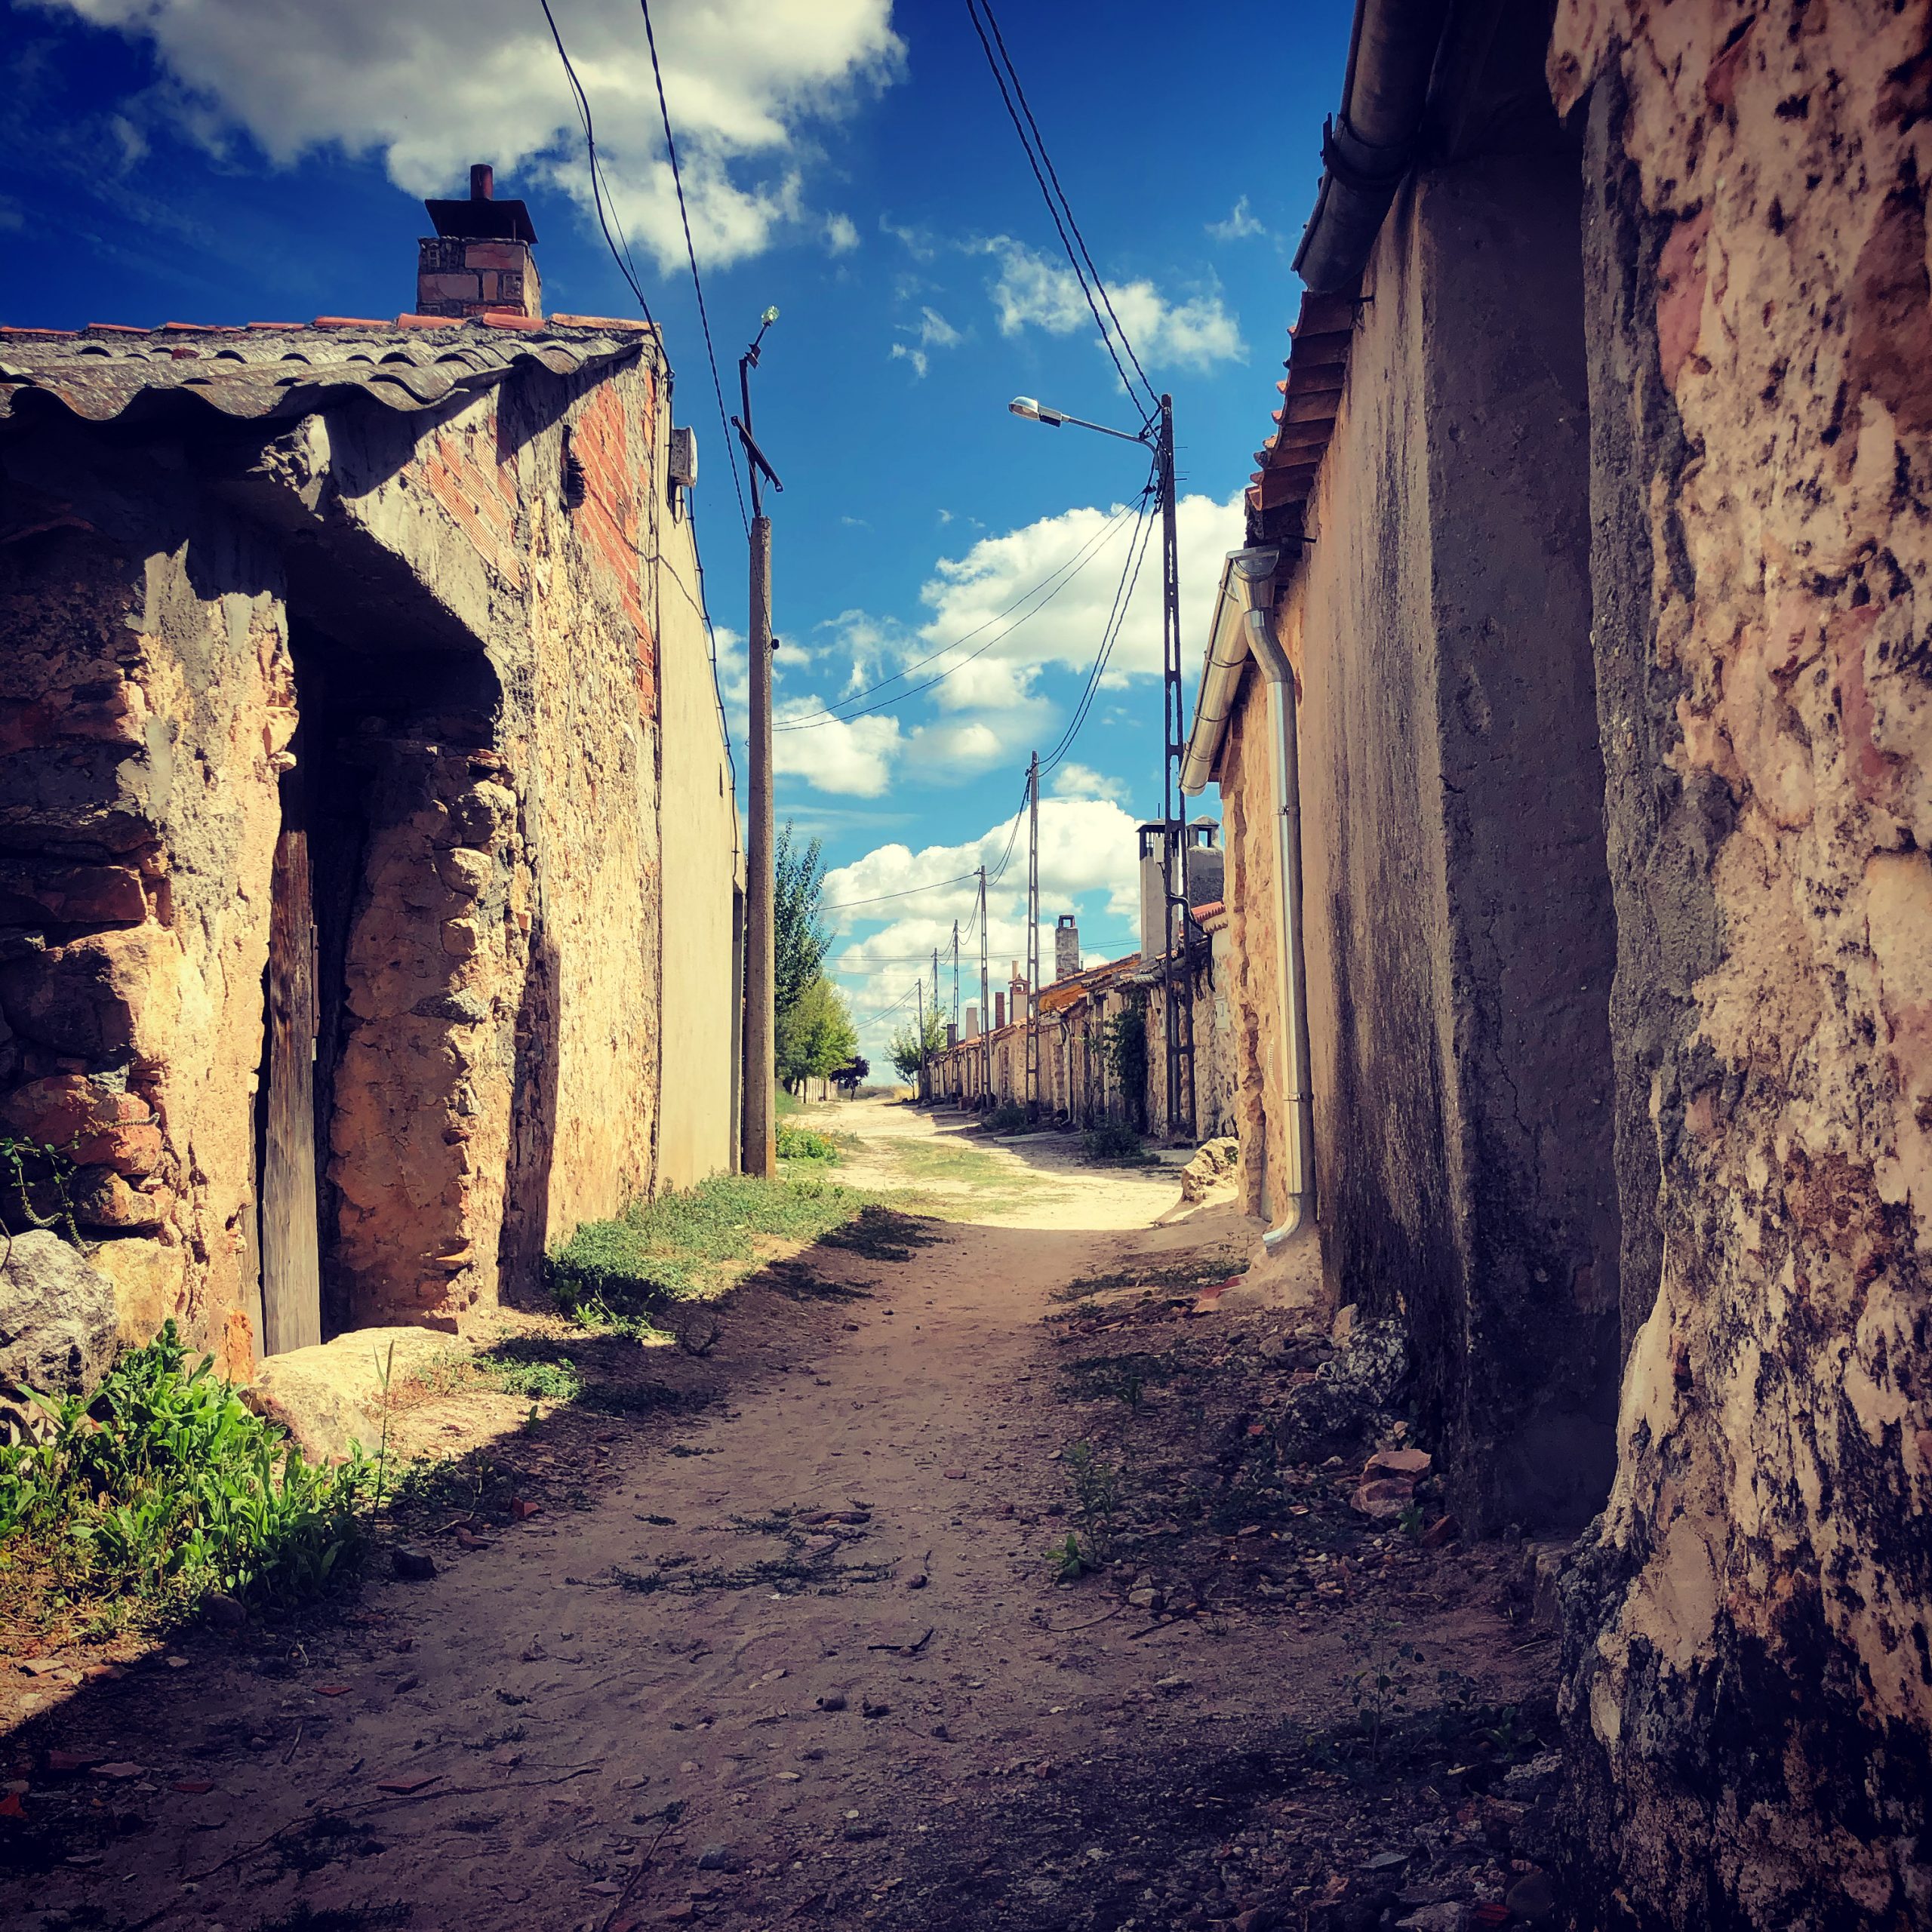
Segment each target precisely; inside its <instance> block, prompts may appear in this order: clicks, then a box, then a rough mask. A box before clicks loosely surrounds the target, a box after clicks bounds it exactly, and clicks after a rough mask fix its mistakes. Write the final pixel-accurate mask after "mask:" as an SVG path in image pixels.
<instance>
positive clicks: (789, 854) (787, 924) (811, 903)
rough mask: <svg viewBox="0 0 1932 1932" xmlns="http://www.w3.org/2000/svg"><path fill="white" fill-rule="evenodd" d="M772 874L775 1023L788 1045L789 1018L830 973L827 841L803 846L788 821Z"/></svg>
mask: <svg viewBox="0 0 1932 1932" xmlns="http://www.w3.org/2000/svg"><path fill="white" fill-rule="evenodd" d="M771 869H772V933H771V938H772V952H773V955H774V971H773V981H772V991H773V998H772V1005H773V1008H774V1013H773V1016H772V1017H773V1020H774V1024H775V1025H776V1026H777V1029H778V1032H779V1036H780V1039H781V1040H782V1039H783V1036H784V1032H785V1020H786V1015H787V1014H789V1013H790V1012H791V1011H792V1008H794V1007H795V1006H796V1005H797V1004H798V1002H799V1001H800V1000H801V999H802V998H804V995H805V989H806V988H807V987H808V986H811V983H813V982H814V980H817V978H818V977H819V976H820V974H822V973H823V971H825V955H826V953H827V952H829V951H830V950H831V949H832V935H831V934H829V932H827V931H826V929H825V928H824V926H823V924H821V923H820V918H819V915H820V911H821V910H822V905H821V902H822V901H823V899H824V897H825V858H824V854H823V848H822V844H821V841H819V840H818V839H816V838H814V839H812V840H811V841H810V842H809V843H808V844H804V845H800V844H797V843H796V842H795V840H794V838H793V837H792V821H791V820H789V818H788V819H787V820H786V821H785V824H784V827H783V829H782V830H781V831H780V833H779V835H778V838H777V844H775V845H774V847H773V848H772V854H771ZM848 1051H849V1050H848ZM782 1059H783V1057H782V1054H781V1064H782ZM781 1077H782V1076H781Z"/></svg>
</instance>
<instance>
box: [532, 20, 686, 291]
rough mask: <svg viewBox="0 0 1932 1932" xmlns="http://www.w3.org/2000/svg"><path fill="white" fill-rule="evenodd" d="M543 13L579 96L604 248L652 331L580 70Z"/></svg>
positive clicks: (579, 106) (592, 195) (558, 54)
mask: <svg viewBox="0 0 1932 1932" xmlns="http://www.w3.org/2000/svg"><path fill="white" fill-rule="evenodd" d="M537 4H538V5H540V6H541V7H542V8H543V17H544V19H545V20H546V21H548V22H549V27H550V38H552V40H554V41H555V42H556V43H557V57H558V60H561V61H562V63H564V72H565V73H566V74H567V75H569V77H570V83H571V92H572V93H573V94H575V95H576V96H577V118H578V120H579V121H580V122H582V124H583V146H584V152H585V153H586V155H588V156H589V162H590V198H591V200H592V202H593V203H594V204H595V206H596V209H597V225H598V227H599V228H601V229H603V231H604V245H605V247H606V248H608V249H609V250H610V251H611V260H613V261H614V262H615V263H617V272H618V273H619V274H620V275H622V276H623V278H624V279H625V281H627V282H629V284H630V287H631V293H632V294H633V295H634V296H635V297H636V298H637V306H638V307H639V308H640V309H642V310H643V312H644V319H645V321H647V322H649V323H650V324H651V327H652V328H656V327H657V321H656V320H655V318H654V317H653V316H652V315H651V304H650V303H648V301H646V300H645V294H644V287H643V285H642V284H641V282H640V281H638V278H637V264H636V263H635V262H634V261H633V260H632V259H631V243H630V237H629V235H626V234H625V233H624V225H623V223H622V222H621V221H618V220H617V209H616V208H615V207H614V206H613V208H611V211H610V213H609V214H608V215H607V214H605V210H604V192H605V183H604V164H603V163H602V162H601V161H599V160H598V158H597V131H596V129H595V128H594V127H593V126H592V125H591V119H590V97H589V95H588V94H586V93H585V92H584V91H583V82H581V81H580V80H579V79H578V78H577V69H576V68H575V67H574V66H572V65H571V57H570V53H569V51H568V49H567V48H565V45H564V37H563V35H562V34H561V33H560V32H558V29H557V19H556V16H555V14H552V12H551V11H550V0H537ZM613 221H617V234H618V235H619V236H620V237H622V238H623V248H621V249H620V248H619V247H618V246H617V241H616V240H615V239H614V238H613V237H612V235H611V223H612V222H613Z"/></svg>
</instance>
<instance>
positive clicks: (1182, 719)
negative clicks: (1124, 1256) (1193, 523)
mask: <svg viewBox="0 0 1932 1932" xmlns="http://www.w3.org/2000/svg"><path fill="white" fill-rule="evenodd" d="M1155 451H1156V459H1157V461H1158V465H1159V473H1160V491H1161V653H1162V659H1161V662H1162V685H1163V697H1164V712H1165V718H1166V729H1167V755H1166V758H1164V761H1162V764H1161V820H1162V837H1161V890H1162V892H1163V894H1164V897H1165V898H1166V900H1167V932H1166V938H1167V952H1166V954H1165V955H1164V958H1162V960H1161V992H1162V993H1163V995H1164V996H1165V1000H1166V1016H1165V1017H1166V1020H1167V1029H1166V1030H1167V1036H1168V1037H1167V1048H1168V1052H1167V1060H1168V1135H1169V1136H1170V1137H1173V1136H1174V1135H1176V1134H1181V1133H1185V1134H1186V1137H1187V1138H1188V1139H1189V1140H1192V1139H1193V1138H1194V1001H1193V1000H1192V998H1191V996H1190V989H1189V974H1188V966H1187V958H1186V946H1187V855H1186V851H1185V849H1184V848H1183V844H1182V841H1183V839H1184V838H1186V832H1187V827H1186V822H1185V821H1184V820H1183V819H1182V818H1181V817H1180V812H1181V811H1182V810H1183V806H1182V803H1181V789H1180V768H1181V761H1182V760H1183V758H1185V756H1186V752H1187V708H1186V694H1185V693H1184V691H1183V688H1182V685H1181V661H1180V543H1179V540H1178V538H1177V535H1176V533H1175V529H1174V398H1173V397H1172V396H1171V395H1163V396H1162V397H1161V423H1160V440H1159V441H1158V444H1157V445H1155ZM1177 949H1178V950H1179V952H1180V958H1176V957H1175V955H1176V952H1177Z"/></svg>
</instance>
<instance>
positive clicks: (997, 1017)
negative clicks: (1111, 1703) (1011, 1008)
mask: <svg viewBox="0 0 1932 1932" xmlns="http://www.w3.org/2000/svg"><path fill="white" fill-rule="evenodd" d="M1005 1024H1006V995H1005V994H1004V993H995V994H994V995H993V1031H994V1032H995V1033H997V1032H998V1031H999V1029H1001V1027H1002V1026H1004V1025H1005Z"/></svg>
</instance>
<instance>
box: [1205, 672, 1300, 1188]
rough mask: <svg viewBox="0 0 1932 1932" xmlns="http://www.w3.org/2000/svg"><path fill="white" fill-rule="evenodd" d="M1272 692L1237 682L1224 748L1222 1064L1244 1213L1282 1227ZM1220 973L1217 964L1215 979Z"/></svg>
mask: <svg viewBox="0 0 1932 1932" xmlns="http://www.w3.org/2000/svg"><path fill="white" fill-rule="evenodd" d="M1269 729H1270V724H1269V709H1268V688H1267V686H1266V684H1265V683H1264V682H1263V680H1262V678H1261V676H1260V674H1259V672H1257V671H1256V670H1255V669H1254V668H1253V666H1250V667H1249V668H1248V669H1247V670H1246V671H1245V672H1243V674H1242V676H1241V685H1240V688H1239V690H1238V691H1237V693H1236V694H1235V704H1234V708H1233V710H1232V713H1231V715H1230V717H1229V724H1228V731H1227V736H1226V738H1225V740H1223V743H1222V747H1221V764H1220V777H1219V779H1218V781H1217V783H1218V785H1219V788H1220V794H1221V829H1222V841H1223V844H1224V845H1225V846H1226V850H1227V868H1228V871H1227V878H1226V887H1225V890H1226V906H1227V910H1228V931H1227V933H1226V939H1227V940H1228V942H1229V955H1230V957H1229V961H1228V964H1229V968H1230V969H1231V970H1230V971H1229V975H1228V983H1227V988H1226V995H1227V1000H1228V1006H1229V1029H1228V1038H1227V1042H1226V1048H1225V1057H1226V1060H1227V1063H1228V1066H1229V1073H1230V1075H1231V1077H1232V1081H1233V1087H1234V1094H1233V1102H1232V1113H1233V1130H1232V1131H1233V1132H1234V1134H1235V1138H1236V1140H1237V1141H1238V1143H1239V1144H1240V1148H1241V1154H1240V1158H1239V1160H1238V1162H1237V1164H1236V1167H1235V1180H1236V1185H1237V1190H1238V1192H1237V1198H1238V1200H1239V1201H1240V1204H1241V1212H1242V1213H1243V1214H1259V1215H1260V1216H1261V1217H1263V1220H1267V1221H1269V1223H1275V1222H1278V1220H1280V1218H1281V1214H1283V1212H1284V1211H1285V1209H1286V1207H1287V1173H1288V1139H1287V1127H1288V1122H1287V1109H1286V1106H1285V1104H1284V1100H1283V1095H1284V1093H1285V1091H1286V1089H1285V1088H1284V1086H1283V1084H1282V1082H1283V1080H1284V1077H1285V1074H1286V1070H1287V1069H1286V1062H1285V1061H1284V1059H1283V1057H1282V1042H1281V942H1280V933H1281V887H1280V877H1281V873H1280V867H1279V864H1278V858H1277V846H1278V840H1277V838H1276V834H1275V789H1274V777H1273V771H1272V764H1271V763H1270V759H1269V741H1268V733H1269ZM1217 971H1220V967H1219V966H1218V964H1217Z"/></svg>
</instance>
